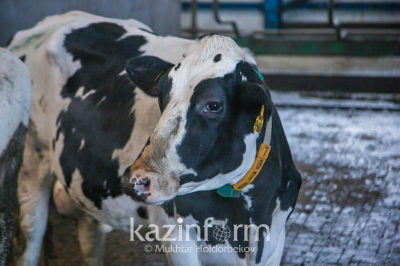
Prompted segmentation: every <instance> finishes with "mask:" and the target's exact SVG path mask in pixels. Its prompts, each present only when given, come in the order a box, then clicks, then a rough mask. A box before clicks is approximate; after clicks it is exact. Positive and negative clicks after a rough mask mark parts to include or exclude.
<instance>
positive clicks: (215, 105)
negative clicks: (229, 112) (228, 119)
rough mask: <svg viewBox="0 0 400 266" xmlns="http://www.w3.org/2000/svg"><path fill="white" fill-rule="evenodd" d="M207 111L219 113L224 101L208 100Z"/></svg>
mask: <svg viewBox="0 0 400 266" xmlns="http://www.w3.org/2000/svg"><path fill="white" fill-rule="evenodd" d="M206 108H207V111H209V112H212V113H218V112H220V111H221V110H222V103H219V102H208V103H207V105H206Z"/></svg>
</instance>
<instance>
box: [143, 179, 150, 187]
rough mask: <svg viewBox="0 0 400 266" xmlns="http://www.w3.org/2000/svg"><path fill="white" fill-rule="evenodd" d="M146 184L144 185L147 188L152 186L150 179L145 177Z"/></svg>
mask: <svg viewBox="0 0 400 266" xmlns="http://www.w3.org/2000/svg"><path fill="white" fill-rule="evenodd" d="M144 179H145V183H144V184H143V185H144V186H145V187H149V186H150V179H149V178H148V177H145V178H144Z"/></svg>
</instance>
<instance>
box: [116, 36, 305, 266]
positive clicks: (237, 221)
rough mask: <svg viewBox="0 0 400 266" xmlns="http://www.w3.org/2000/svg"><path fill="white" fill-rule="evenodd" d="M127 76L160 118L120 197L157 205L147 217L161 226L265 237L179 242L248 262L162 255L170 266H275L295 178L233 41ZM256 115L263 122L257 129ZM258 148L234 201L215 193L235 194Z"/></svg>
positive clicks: (281, 136) (259, 80)
mask: <svg viewBox="0 0 400 266" xmlns="http://www.w3.org/2000/svg"><path fill="white" fill-rule="evenodd" d="M150 61H151V62H152V64H151V65H149V64H148V62H150ZM157 62H158V63H157ZM156 66H157V67H156ZM154 69H157V70H158V71H157V72H159V73H157V72H155V71H154ZM127 72H128V74H130V77H131V79H132V81H133V82H134V83H135V84H142V85H141V86H142V87H147V88H157V90H158V99H159V105H160V109H161V110H162V115H161V118H160V121H159V122H158V123H157V126H156V127H155V129H154V131H153V133H152V134H151V136H150V138H149V141H148V143H147V145H146V147H145V148H144V150H143V151H142V153H141V155H140V156H139V158H138V159H137V160H136V162H135V163H134V164H133V165H132V166H131V167H130V168H128V169H127V171H126V173H125V175H124V178H123V181H122V184H123V190H124V192H125V193H126V194H128V195H130V196H132V197H133V198H134V199H136V200H137V201H142V202H147V203H153V204H158V205H161V206H162V208H163V209H164V212H158V214H157V215H154V216H151V218H153V217H156V218H155V219H154V220H153V221H152V222H155V223H157V224H159V225H162V224H170V223H173V222H174V221H176V219H177V218H183V224H193V223H196V224H200V225H202V227H201V228H202V230H206V229H204V228H203V225H204V222H205V221H206V219H207V218H208V217H213V218H214V220H217V221H220V222H222V223H224V225H225V226H226V225H227V226H229V228H234V226H235V225H250V224H254V225H257V226H258V225H268V226H269V228H270V235H269V237H270V240H271V241H268V242H266V241H264V238H265V237H266V232H267V231H264V234H263V235H261V236H260V239H259V241H252V239H251V238H250V239H249V241H244V232H243V231H238V233H239V234H240V235H239V237H238V240H237V241H235V240H234V237H233V236H231V237H230V238H229V239H228V240H226V241H225V242H223V243H220V242H218V241H216V240H214V241H212V240H210V239H209V241H198V240H197V241H196V237H193V238H192V241H191V243H187V241H186V242H185V243H181V245H183V246H199V245H206V246H207V245H217V244H219V245H221V244H222V245H230V246H234V247H239V246H241V247H249V246H250V247H251V246H254V247H255V251H254V252H253V253H244V252H238V253H233V254H232V253H227V254H220V253H218V254H209V253H201V252H197V253H196V252H192V253H168V254H167V255H168V259H169V262H170V263H171V264H174V265H183V262H185V263H186V265H278V264H279V263H280V260H281V257H282V252H283V247H284V242H285V223H286V220H287V219H288V217H289V215H290V214H291V212H292V211H293V208H294V206H295V203H296V200H297V195H298V191H299V189H300V185H301V177H300V174H299V173H298V171H297V170H296V167H295V165H294V163H293V160H292V156H291V152H290V149H289V146H288V143H287V141H286V137H285V133H284V131H283V128H282V125H281V122H280V119H279V116H278V113H277V110H276V108H275V107H274V104H273V103H272V100H271V96H270V94H269V92H268V89H267V87H266V86H265V84H264V82H263V77H262V76H261V75H260V74H259V73H258V71H257V69H256V62H255V60H254V58H253V56H252V55H251V53H250V52H249V51H248V50H246V49H243V48H240V47H239V46H237V45H236V43H235V42H234V41H233V40H232V39H230V38H227V37H223V36H220V35H208V36H205V37H203V38H200V39H198V40H197V41H196V42H194V43H193V44H192V45H191V46H190V47H189V48H188V50H187V52H186V53H185V54H184V58H183V59H182V60H181V61H180V62H179V64H177V65H172V64H169V65H168V64H165V62H163V61H161V60H158V59H155V58H151V57H139V58H136V59H132V60H130V61H129V63H128V67H127ZM160 73H161V74H160ZM158 75H159V77H158V78H157V76H158ZM260 110H262V111H260ZM260 112H261V116H263V119H264V121H265V122H264V123H261V125H260V123H258V126H259V127H261V128H258V129H257V128H256V127H255V123H256V121H259V120H258V119H259V116H260ZM255 128H256V129H255ZM261 146H262V147H269V146H270V147H271V149H270V154H269V156H267V157H268V158H267V159H266V161H263V163H265V164H264V166H263V167H262V166H261V172H260V173H259V175H258V176H257V177H256V178H255V180H254V182H252V183H251V182H249V183H251V184H250V185H249V186H247V187H246V188H245V189H243V191H242V194H241V195H240V196H239V197H238V198H232V197H231V198H226V197H222V196H221V195H220V194H218V193H217V190H218V189H220V188H222V187H224V186H226V185H228V188H229V186H235V184H237V183H239V182H240V181H241V180H242V179H243V177H244V176H245V175H246V173H247V172H249V170H250V169H251V168H252V167H254V166H253V163H254V162H255V160H256V155H257V156H259V154H257V152H258V150H259V147H260V149H261ZM258 162H259V160H258ZM257 165H259V164H258V163H257ZM257 165H256V166H255V167H258V166H257ZM252 169H253V168H252ZM204 233H205V232H202V234H201V235H204ZM186 240H187V239H186ZM253 240H254V239H253ZM166 244H169V245H175V244H176V243H171V242H169V243H168V242H167V243H166Z"/></svg>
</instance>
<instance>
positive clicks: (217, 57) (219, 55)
mask: <svg viewBox="0 0 400 266" xmlns="http://www.w3.org/2000/svg"><path fill="white" fill-rule="evenodd" d="M221 57H222V55H221V54H217V55H216V56H215V57H214V59H213V60H214V62H215V63H217V62H219V61H221Z"/></svg>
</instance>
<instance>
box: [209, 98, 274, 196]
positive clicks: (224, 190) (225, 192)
mask: <svg viewBox="0 0 400 266" xmlns="http://www.w3.org/2000/svg"><path fill="white" fill-rule="evenodd" d="M263 125H264V105H263V106H262V107H261V112H260V114H259V115H258V117H257V119H256V122H255V123H254V126H253V131H254V132H257V133H260V132H261V129H262V127H263ZM266 134H267V132H266ZM270 151H271V145H269V143H268V144H266V143H261V145H260V148H259V149H258V152H257V156H256V159H255V160H254V163H253V165H252V166H251V168H250V170H249V171H248V172H247V173H246V175H245V176H244V177H243V178H242V179H241V180H239V182H237V183H236V184H234V185H232V186H231V185H229V184H227V185H224V186H222V187H220V188H218V189H217V193H218V194H219V195H220V196H222V197H225V198H238V197H240V195H241V194H242V190H243V189H245V188H246V187H247V186H248V185H250V184H251V183H253V181H254V180H255V179H256V177H257V176H258V174H259V173H260V171H261V169H262V168H263V166H264V163H265V162H266V161H267V159H268V155H269V152H270Z"/></svg>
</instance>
